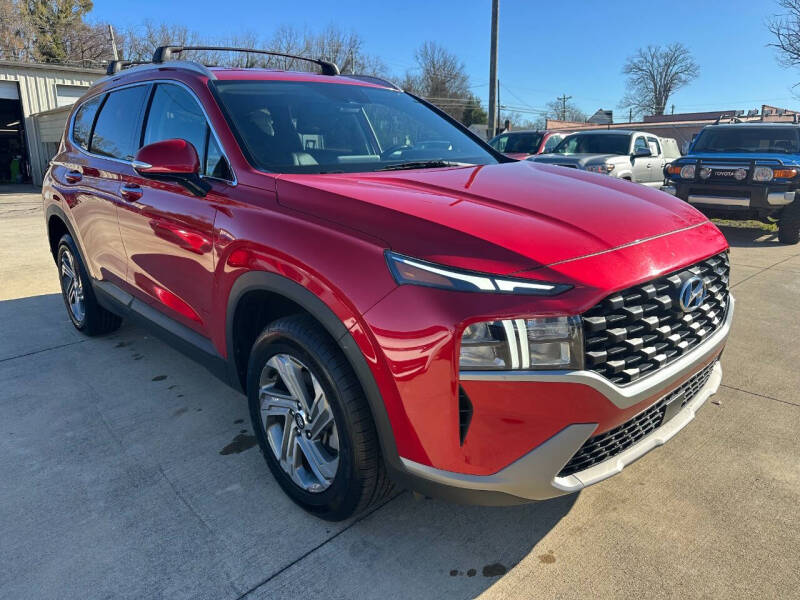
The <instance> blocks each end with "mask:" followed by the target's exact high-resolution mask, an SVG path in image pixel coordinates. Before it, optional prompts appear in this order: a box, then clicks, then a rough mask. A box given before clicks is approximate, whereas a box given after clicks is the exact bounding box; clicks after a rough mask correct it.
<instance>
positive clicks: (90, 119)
mask: <svg viewBox="0 0 800 600" xmlns="http://www.w3.org/2000/svg"><path fill="white" fill-rule="evenodd" d="M102 100H103V96H102V95H101V96H95V97H94V98H92V99H91V100H89V101H88V102H86V103H84V105H83V106H81V107H80V108H79V109H78V112H77V113H75V120H74V122H73V124H72V139H73V141H74V142H75V143H76V144H78V145H79V146H80V147H81V148H83V149H84V150H88V149H89V137H90V136H91V135H92V125H93V124H94V116H95V115H96V114H97V109H98V108H99V107H100V102H101V101H102Z"/></svg>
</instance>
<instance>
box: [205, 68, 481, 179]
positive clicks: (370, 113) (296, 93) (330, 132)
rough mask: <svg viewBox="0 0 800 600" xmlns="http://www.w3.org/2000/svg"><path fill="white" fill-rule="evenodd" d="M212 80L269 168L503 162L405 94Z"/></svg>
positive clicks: (247, 147)
mask: <svg viewBox="0 0 800 600" xmlns="http://www.w3.org/2000/svg"><path fill="white" fill-rule="evenodd" d="M211 85H212V88H213V90H214V92H215V94H216V96H217V98H218V100H219V102H220V105H221V106H222V108H223V111H224V112H225V113H226V116H227V118H228V120H229V122H230V124H231V126H232V129H233V130H234V133H235V134H236V136H237V138H238V139H239V141H240V143H241V145H242V148H243V150H244V151H245V154H246V155H247V157H248V160H250V162H251V163H252V164H253V166H254V167H256V168H258V169H261V170H265V171H271V172H285V173H330V172H342V171H348V172H358V171H362V172H363V171H377V170H380V169H383V168H387V167H389V168H392V167H396V166H398V165H406V166H407V167H415V166H418V165H421V164H422V163H425V162H430V161H446V162H447V163H448V164H452V163H455V164H489V163H496V162H497V160H496V159H495V158H494V157H493V156H492V154H491V153H490V152H489V151H488V150H487V149H486V148H485V147H484V146H482V145H481V144H479V143H478V142H476V141H475V140H474V139H473V138H471V137H470V136H469V135H468V134H466V133H465V132H464V131H462V130H461V129H459V128H458V127H457V126H455V125H453V124H452V123H450V122H449V121H447V120H446V119H444V118H443V117H441V116H440V115H438V114H437V113H436V112H434V111H433V110H431V109H430V108H428V107H427V106H426V105H424V104H423V103H422V102H420V101H418V100H416V99H415V98H413V97H412V96H409V95H408V94H404V93H402V92H398V91H394V90H388V89H384V88H376V87H367V86H363V85H351V84H341V83H321V82H303V81H214V82H212V84H211Z"/></svg>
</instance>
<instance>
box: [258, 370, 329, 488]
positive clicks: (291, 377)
mask: <svg viewBox="0 0 800 600" xmlns="http://www.w3.org/2000/svg"><path fill="white" fill-rule="evenodd" d="M259 402H260V407H261V424H262V426H263V427H264V431H265V433H266V437H267V441H268V442H269V446H270V448H271V449H272V452H273V454H274V456H275V458H276V459H277V460H278V462H279V464H280V465H281V468H282V469H283V470H284V472H286V474H287V475H289V477H290V478H291V479H292V481H293V482H294V483H295V484H296V485H298V486H299V487H300V488H302V489H303V490H305V491H307V492H311V493H319V492H323V491H325V490H326V489H328V488H329V487H330V485H331V483H333V480H334V478H335V477H336V471H337V469H338V467H339V432H338V429H337V428H336V422H335V420H334V416H333V411H332V410H331V406H330V404H329V403H328V398H327V394H326V393H325V390H324V389H323V388H322V386H321V385H320V383H319V381H318V380H317V378H316V376H315V375H314V374H313V373H312V372H311V370H310V369H309V368H308V367H307V366H306V365H305V364H303V363H302V362H301V361H300V360H298V359H297V358H295V357H294V356H291V355H289V354H275V355H273V356H272V357H270V359H269V360H268V361H267V364H266V365H265V366H264V368H263V369H262V371H261V376H260V379H259Z"/></svg>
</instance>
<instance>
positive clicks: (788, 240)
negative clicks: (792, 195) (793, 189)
mask: <svg viewBox="0 0 800 600" xmlns="http://www.w3.org/2000/svg"><path fill="white" fill-rule="evenodd" d="M778 241H779V242H781V243H782V244H796V243H797V242H800V202H797V201H795V202H792V203H791V204H790V205H789V206H787V207H786V208H784V209H783V213H782V214H781V218H780V220H779V221H778Z"/></svg>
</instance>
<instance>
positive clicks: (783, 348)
mask: <svg viewBox="0 0 800 600" xmlns="http://www.w3.org/2000/svg"><path fill="white" fill-rule="evenodd" d="M20 191H31V190H16V191H11V192H10V191H9V190H7V189H6V190H2V189H0V239H2V240H3V244H2V245H0V598H80V599H82V600H83V599H86V600H88V599H94V598H170V599H174V598H221V599H237V598H245V597H246V598H293V597H303V598H318V597H319V598H326V599H331V598H436V599H439V598H475V597H482V598H553V597H558V598H586V597H625V598H632V597H648V598H689V597H691V598H695V597H715V598H718V597H725V598H746V597H749V598H790V597H791V598H796V597H797V593H798V592H797V590H798V587H800V518H798V512H799V511H798V506H800V444H798V433H800V391H799V390H800V368H798V364H799V363H800V350H798V341H800V310H799V309H798V306H799V304H798V298H800V246H782V245H780V244H778V242H777V240H776V239H775V237H774V235H772V234H768V233H765V232H763V231H758V230H753V229H734V228H726V229H725V234H726V235H727V236H728V237H729V240H730V241H731V245H732V246H733V248H732V252H731V255H732V264H733V274H732V278H733V293H734V294H735V296H736V300H737V305H736V307H737V314H736V319H735V324H734V328H733V333H732V336H731V339H730V341H729V344H728V347H727V349H726V351H725V354H724V357H723V368H724V377H723V385H722V387H721V389H720V392H719V393H718V394H717V395H716V396H714V397H713V398H712V400H713V402H708V403H706V405H705V406H704V407H703V408H702V409H701V410H700V412H699V413H698V416H697V418H696V419H695V421H693V422H692V423H690V424H689V425H688V426H687V428H686V429H684V430H683V431H682V432H681V433H680V434H679V435H678V436H677V437H676V438H674V439H673V440H672V441H671V442H670V443H669V444H667V445H666V446H664V447H662V448H660V449H657V450H655V451H653V452H651V453H650V454H648V455H647V456H645V457H644V458H642V459H641V460H640V461H638V462H637V463H636V464H634V465H631V466H630V467H628V468H627V469H626V470H625V471H624V472H623V473H621V474H620V475H618V476H617V477H615V478H613V479H611V480H608V481H606V482H603V483H601V484H599V485H596V486H594V487H592V488H589V489H587V490H585V491H583V492H582V493H580V494H579V495H576V496H570V497H565V498H561V499H558V500H555V501H549V502H543V503H539V504H530V505H526V506H521V507H513V508H480V507H464V506H458V505H452V504H447V503H444V502H440V501H438V500H416V499H415V498H414V497H413V496H412V495H411V494H409V493H407V492H403V493H399V494H398V495H397V496H395V497H394V498H392V499H391V500H389V501H388V502H386V503H385V504H384V505H382V506H381V507H379V508H378V509H376V510H374V511H373V512H372V513H370V514H367V515H365V516H363V517H361V518H359V519H357V520H351V521H348V522H344V523H339V524H331V523H326V522H323V521H320V520H317V519H316V518H313V517H310V516H308V515H306V514H305V513H304V512H303V511H301V510H300V509H298V508H296V507H295V506H294V505H293V504H292V503H291V502H290V501H289V500H288V499H287V498H286V497H285V496H284V494H283V493H282V492H281V490H280V488H279V487H278V485H277V484H276V483H275V482H274V481H273V480H272V477H271V476H270V474H269V472H268V470H267V467H266V465H265V463H264V462H263V459H262V457H261V455H260V453H259V451H258V449H257V448H256V447H255V446H254V444H255V441H254V438H253V437H252V431H251V428H250V424H249V420H248V417H247V410H246V403H245V399H244V397H243V396H241V395H238V394H236V393H235V392H233V391H231V390H229V389H228V388H226V387H225V386H224V385H223V384H222V383H220V382H218V381H217V380H216V379H214V378H213V377H212V376H211V375H209V374H208V373H207V372H206V371H204V370H203V369H202V368H201V367H200V366H198V365H196V364H195V363H193V362H192V361H190V360H189V359H187V358H184V357H183V356H182V355H180V354H179V353H177V352H175V351H173V350H172V349H171V348H169V347H168V346H166V345H165V344H163V343H161V342H160V341H158V340H157V339H154V338H153V337H151V336H150V335H148V334H147V333H145V332H144V331H143V330H142V329H139V328H136V327H133V326H131V325H124V326H123V327H122V329H120V330H119V331H118V332H117V333H115V334H113V335H110V336H108V337H104V338H96V339H88V338H85V337H83V336H81V335H80V334H78V333H77V332H75V331H74V330H73V328H72V326H71V324H70V322H69V320H68V318H67V316H66V313H65V309H64V306H63V304H62V301H61V298H60V295H59V288H58V282H57V274H56V269H55V266H54V264H53V262H52V259H51V257H50V255H49V252H48V247H47V242H46V237H45V231H44V225H43V219H42V215H41V202H40V200H39V197H38V195H36V194H35V193H34V194H30V193H28V194H24V193H19V192H20Z"/></svg>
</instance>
